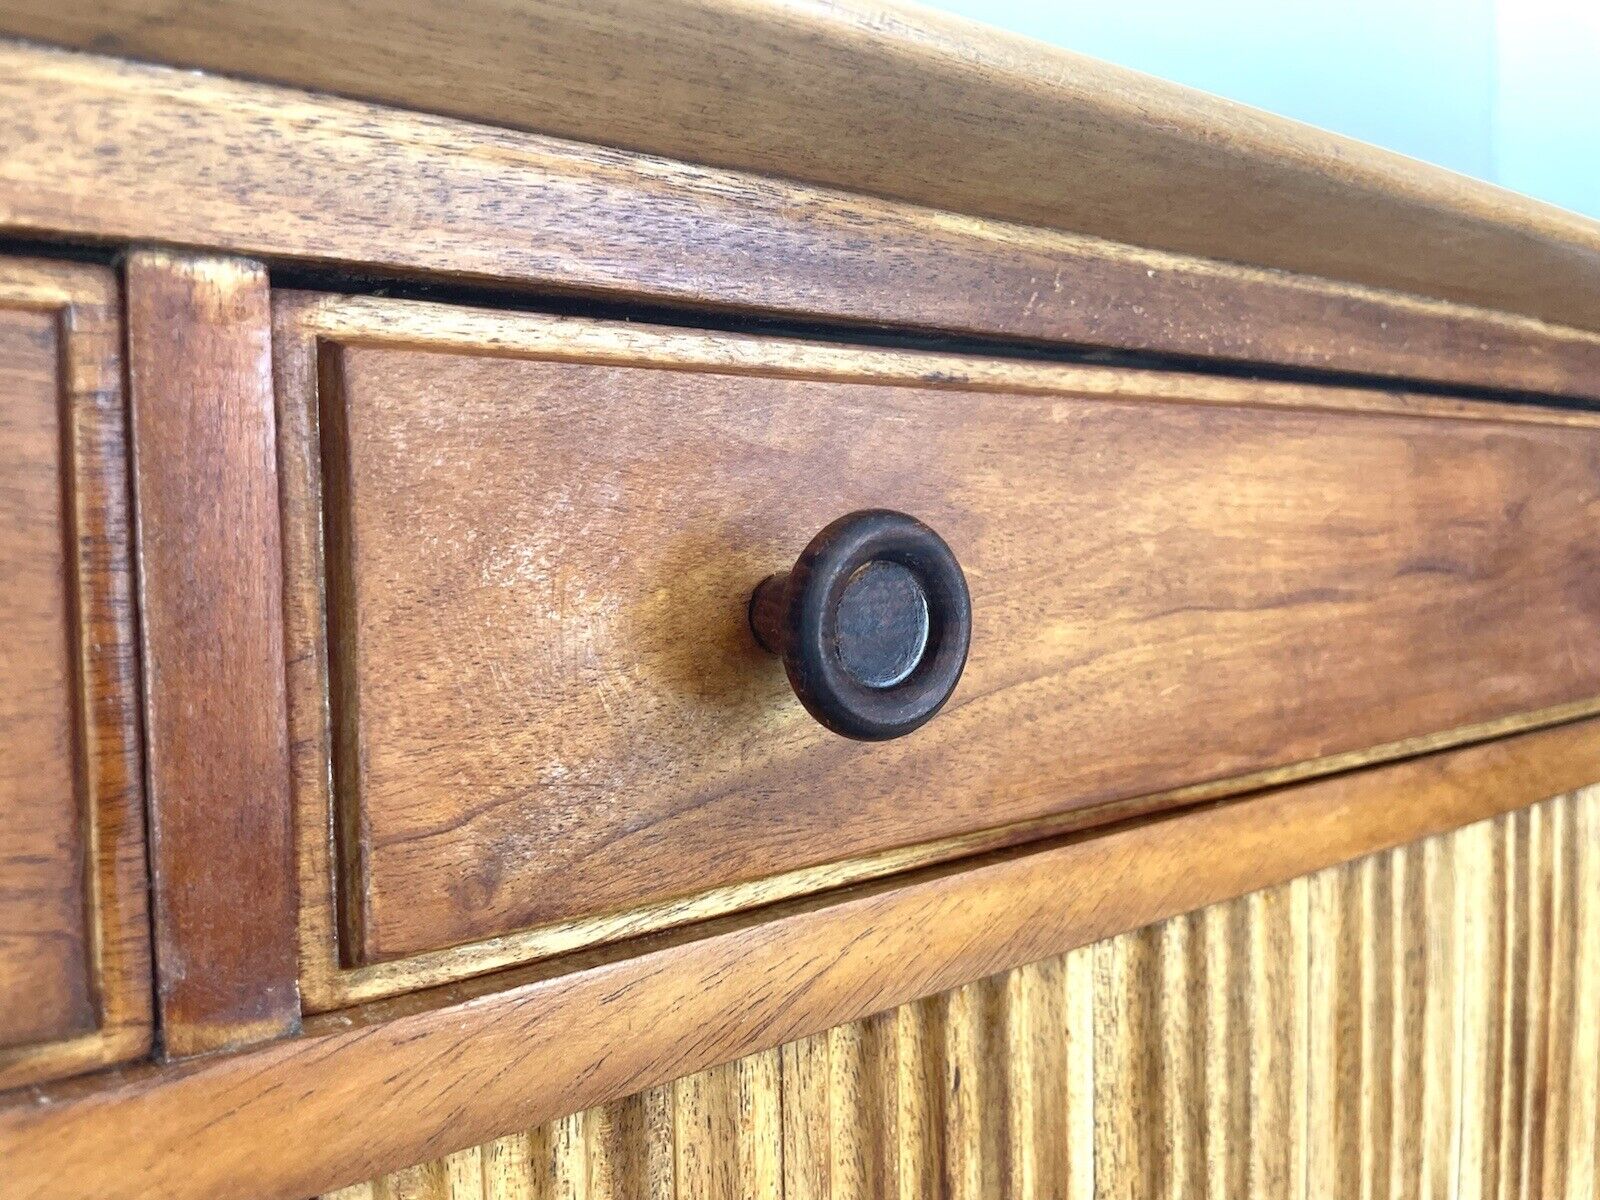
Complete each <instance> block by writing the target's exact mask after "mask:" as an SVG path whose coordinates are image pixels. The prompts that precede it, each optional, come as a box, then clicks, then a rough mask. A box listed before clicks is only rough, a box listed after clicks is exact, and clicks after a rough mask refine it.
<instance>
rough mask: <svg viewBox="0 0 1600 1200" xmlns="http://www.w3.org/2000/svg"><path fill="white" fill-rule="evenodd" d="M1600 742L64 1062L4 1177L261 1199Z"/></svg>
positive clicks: (1367, 781)
mask: <svg viewBox="0 0 1600 1200" xmlns="http://www.w3.org/2000/svg"><path fill="white" fill-rule="evenodd" d="M1597 746H1600V723H1597V722H1595V721H1592V720H1591V721H1586V722H1581V723H1576V724H1572V725H1569V726H1564V727H1562V728H1559V729H1552V730H1546V731H1541V732H1538V733H1530V734H1525V735H1522V736H1519V737H1514V738H1508V739H1502V740H1500V741H1498V742H1494V743H1489V744H1486V745H1482V746H1476V747H1470V748H1466V749H1461V750H1456V751H1453V752H1450V753H1447V754H1441V755H1436V756H1432V757H1427V758H1419V759H1413V760H1409V761H1406V762H1401V763H1395V764H1391V765H1389V766H1386V767H1381V768H1377V769H1374V770H1369V771H1362V772H1356V773H1352V774H1348V775H1342V776H1338V777H1336V778H1332V779H1325V780H1320V781H1317V782H1313V783H1306V784H1301V785H1298V786H1296V787H1291V788H1286V789H1282V790H1280V791H1277V792H1273V793H1268V794H1265V795H1261V796H1257V797H1253V798H1244V799H1240V800H1237V801H1233V802H1231V803H1227V804H1221V805H1215V806H1211V807H1208V808H1204V809H1200V810H1197V811H1193V812H1189V813H1184V814H1180V815H1176V816H1168V817H1165V818H1162V819H1157V820H1153V821H1148V822H1141V823H1133V824H1130V825H1127V826H1125V827H1121V828H1117V829H1114V830H1109V831H1102V832H1100V833H1097V834H1094V835H1091V836H1085V837H1077V838H1069V839H1065V840H1064V841H1061V842H1058V843H1056V844H1053V845H1049V846H1045V847H1041V848H1038V849H1035V850H1032V851H1029V852H1013V853H1008V854H999V855H992V856H989V857H987V858H984V859H981V860H978V861H974V862H971V863H968V864H965V865H964V867H963V868H962V869H949V868H946V869H933V870H926V871H924V872H921V873H919V874H917V875H913V876H909V877H906V878H903V879H901V880H899V881H897V883H896V884H894V885H888V884H877V885H867V886H862V887H858V888H854V889H849V890H846V891H843V892H840V893H838V894H836V895H833V896H830V897H827V898H823V899H820V900H810V901H802V902H792V903H789V904H787V905H780V906H774V907H773V908H770V909H768V910H766V911H765V912H763V913H761V914H759V915H749V916H742V917H737V918H729V919H724V920H722V921H717V922H707V923H704V924H701V925H699V926H697V927H695V928H694V929H692V930H686V931H683V932H682V933H680V934H677V935H672V936H665V935H657V936H655V937H653V938H649V939H644V940H642V941H640V942H638V943H636V944H633V945H627V946H620V947H616V948H614V949H613V950H610V951H606V952H591V953H588V954H585V955H580V956H572V957H570V958H569V959H567V960H565V961H563V962H560V963H553V964H546V965H544V966H541V967H538V968H530V969H527V970H524V971H522V972H519V973H512V974H506V975H503V976H500V977H498V978H496V979H495V980H494V981H493V982H492V983H488V984H486V985H484V986H481V987H477V988H474V987H467V986H459V985H458V986H457V987H454V988H449V989H442V990H441V991H440V992H438V993H437V994H426V995H421V996H415V997H409V998H405V999H402V1000H395V1001H388V1002H384V1003H380V1004H377V1005H373V1006H371V1007H369V1008H367V1009H364V1010H360V1011H353V1012H346V1013H333V1014H328V1015H326V1016H323V1017H319V1018H316V1019H314V1020H311V1021H308V1022H307V1028H306V1030H305V1031H304V1033H303V1035H302V1036H301V1037H299V1038H293V1039H289V1040H285V1041H280V1042H274V1043H269V1044H267V1045H264V1046H260V1047H257V1048H254V1049H252V1050H249V1051H247V1052H245V1053H241V1054H234V1055H215V1056H209V1057H206V1058H200V1059H194V1060H191V1061H190V1062H187V1063H182V1064H178V1065H176V1066H174V1067H167V1068H158V1067H148V1068H140V1069H136V1070H130V1071H126V1072H124V1073H122V1074H121V1075H119V1076H116V1077H112V1078H108V1079H104V1080H99V1081H82V1082H78V1083H68V1084H63V1085H59V1086H57V1087H55V1088H54V1089H52V1090H50V1091H48V1092H46V1093H44V1098H45V1099H47V1100H48V1101H49V1102H48V1103H36V1102H34V1101H33V1100H31V1099H28V1100H19V1101H17V1102H14V1103H12V1104H10V1105H8V1106H3V1107H0V1160H3V1161H4V1162H5V1163H6V1169H7V1185H8V1187H9V1189H10V1193H9V1194H10V1197H15V1198H16V1200H33V1198H36V1197H46V1196H51V1197H53V1196H59V1195H93V1196H96V1197H99V1198H100V1200H120V1198H122V1197H145V1196H150V1195H160V1196H163V1197H167V1198H168V1200H189V1198H195V1200H199V1198H201V1197H205V1198H208V1200H209V1198H211V1197H215V1196H217V1195H227V1194H230V1193H233V1192H236V1191H237V1190H238V1189H239V1187H240V1184H241V1181H245V1180H248V1183H249V1186H250V1189H251V1194H252V1195H253V1196H255V1197H257V1198H258V1200H280V1198H281V1200H290V1198H298V1197H302V1196H305V1195H309V1194H312V1193H314V1192H318V1191H324V1190H327V1189H329V1188H333V1187H339V1186H343V1185H345V1184H347V1183H350V1182H352V1181H355V1180H360V1179H367V1178H372V1177H374V1176H376V1175H378V1174H381V1173H383V1172H386V1171H392V1170H395V1169H398V1168H400V1167H402V1166H404V1165H405V1164H407V1163H416V1162H423V1161H427V1160H429V1159H431V1158H435V1157H437V1156H439V1155H441V1154H446V1153H450V1152H453V1151H454V1150H456V1149H458V1148H459V1147H461V1146H464V1145H474V1144H479V1143H483V1142H487V1141H489V1140H491V1139H493V1138H497V1137H500V1136H503V1135H505V1134H508V1133H512V1132H514V1131H516V1130H518V1129H526V1128H530V1127H532V1126H534V1125H538V1124H541V1123H542V1122H545V1121H548V1120H551V1119H554V1118H556V1117H558V1116H560V1115H561V1114H562V1113H568V1112H576V1111H578V1110H580V1109H584V1108H588V1107H590V1106H592V1105H594V1104H598V1103H609V1102H610V1101H612V1100H615V1099H617V1098H618V1097H622V1096H627V1095H631V1094H633V1093H634V1092H637V1091H639V1090H641V1089H645V1088H651V1087H656V1086H658V1085H660V1084H662V1083H666V1082H669V1081H671V1080H673V1079H676V1078H678V1077H680V1076H683V1075H686V1074H692V1073H694V1072H697V1071H701V1070H704V1069H705V1068H706V1067H708V1066H711V1065H713V1064H716V1063H719V1062H727V1061H731V1060H732V1059H735V1058H739V1057H742V1056H744V1055H746V1054H750V1053H753V1052H756V1051H759V1050H765V1049H770V1048H772V1047H773V1046H776V1045H779V1044H782V1043H784V1042H787V1041H792V1040H794V1039H796V1038H801V1037H809V1036H810V1035H812V1034H815V1033H818V1032H821V1031H822V1030H825V1029H829V1028H832V1027H833V1026H835V1025H839V1024H842V1023H845V1022H849V1021H854V1020H858V1019H859V1018H861V1017H863V1016H866V1015H868V1014H871V1013H875V1012H882V1011H886V1010H888V1009H890V1008H894V1007H895V1006H897V1005H901V1004H905V1003H907V1002H909V1001H911V1000H913V999H917V998H919V997H922V996H928V995H933V994H935V993H938V992H941V991H946V990H948V989H950V988H952V987H956V986H959V985H961V984H963V983H967V982H970V981H971V980H974V979H977V978H981V977H984V976H987V975H991V974H993V973H995V972H997V971H1002V970H1008V969H1010V968H1011V967H1014V966H1016V965H1018V964H1021V963H1026V962H1033V961H1037V960H1039V959H1042V958H1048V957H1050V956H1052V955H1057V954H1061V953H1064V952H1065V951H1067V950H1069V949H1072V948H1074V947H1077V946H1082V945H1087V944H1088V943H1090V942H1094V941H1098V940H1100V939H1101V938H1105V937H1109V936H1112V935H1113V934H1117V933H1122V932H1125V931H1127V930H1129V929H1133V928H1137V927H1139V926H1141V925H1145V924H1148V923H1150V922H1152V921H1158V920H1162V919H1164V918H1166V917H1170V916H1173V915H1176V914H1178V913H1182V912H1188V911H1190V910H1192V909H1195V908H1198V907H1202V906H1204V905H1207V904H1212V903H1215V902H1217V901H1219V900H1223V899H1228V898H1232V897H1235V896H1239V895H1243V894H1245V893H1247V892H1251V891H1256V890H1259V889H1261V888H1264V887H1270V886H1274V885H1276V884H1279V883H1282V882H1285V881H1286V880H1289V879H1292V878H1294V877H1296V876H1299V875H1302V874H1305V873H1307V872H1310V871H1313V870H1317V869H1320V868H1322V867H1324V866H1328V865H1331V864H1334V863H1338V862H1343V861H1347V860H1349V859H1352V858H1355V857H1359V856H1361V855H1364V854H1368V853H1371V852H1373V851H1375V850H1379V849H1385V848H1389V847H1392V846H1396V845H1400V844H1403V843H1406V842H1410V841H1414V840H1416V839H1417V838H1420V837H1425V836H1429V835H1431V834H1434V833H1439V832H1443V831H1446V830H1450V829H1455V828H1458V827H1460V826H1461V825H1463V824H1468V823H1471V822H1473V821H1477V820H1480V819H1484V818H1487V817H1490V816H1493V815H1496V814H1499V813H1504V812H1509V811H1512V810H1515V809H1518V808H1521V807H1524V806H1526V805H1527V804H1529V803H1531V802H1533V801H1534V800H1535V799H1538V798H1542V797H1546V796H1555V795H1562V794H1564V793H1566V792H1569V791H1572V790H1574V789H1576V788H1577V787H1580V786H1585V785H1587V783H1588V782H1590V781H1592V780H1593V779H1594V778H1595V777H1596V773H1597V771H1600V761H1597ZM885 963H892V964H894V969H893V970H889V971H886V970H885V969H884V964H885ZM974 1053H975V1054H981V1053H982V1051H981V1049H975V1050H974ZM352 1113H359V1115H360V1119H359V1120H352V1119H351V1114H352ZM84 1146H94V1147H95V1148H96V1149H95V1153H94V1154H84V1153H82V1152H81V1148H82V1147H84Z"/></svg>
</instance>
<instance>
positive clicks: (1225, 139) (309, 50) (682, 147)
mask: <svg viewBox="0 0 1600 1200" xmlns="http://www.w3.org/2000/svg"><path fill="white" fill-rule="evenodd" d="M0 30H4V31H6V32H9V33H12V34H15V35H21V36H24V37H30V38H38V39H43V40H46V41H54V42H59V43H63V44H66V45H72V46H77V47H79V48H82V49H90V50H96V51H99V52H101V53H107V54H117V55H123V56H127V57H132V58H144V59H150V60H154V61H161V62H169V63H173V64H176V65H180V66H186V67H204V68H208V69H210V70H215V71H221V72H225V73H232V74H237V75H244V76H248V77H254V78H266V79H272V80H276V81H278V82H280V83H287V84H293V85H297V86H300V87H305V88H309V89H312V90H315V91H325V92H336V93H341V94H344V95H348V96H355V97H360V98H365V99H371V100H378V101H382V102H385V103H389V104H394V105H398V106H401V107H405V108H413V109H421V110H424V111H429V112H437V113H446V114H449V115H453V116H457V117H462V118H467V119H470V120H475V121H478V122H482V123H484V124H488V125H497V126H508V127H513V128H521V129H528V130H535V131H539V132H544V133H551V134H557V135H559V136H563V137H570V138H574V139H577V140H579V141H585V142H597V143H601V144H604V145H609V146H621V147H626V148H629V149H634V150H643V151H647V152H650V153H655V154H664V155H667V156H669V157H672V158H678V159H684V160H688V161H693V162H700V163H709V164H713V165H718V166H723V167H732V168H737V169H742V170H749V171H754V172H758V173H761V174H767V175H778V176H787V177H790V178H798V179H803V180H807V181H810V182H813V183H819V184H823V185H827V186H831V187H838V188H843V189H845V190H848V191H854V192H865V193H870V194H874V195H880V196H888V197H895V198H898V199H901V200H905V201H910V202H912V203H915V204H919V205H926V206H929V207H932V208H937V209H948V210H953V211H956V212H962V213H970V214H976V215H981V216H986V217H994V218H1000V219H1003V220H1011V221H1017V222H1021V223H1025V224H1029V225H1042V226H1048V227H1053V228H1056V229H1064V230H1072V231H1075V232H1078V233H1087V234H1094V235H1098V236H1101V237H1105V238H1110V239H1112V240H1115V241H1122V242H1130V243H1133V244H1137V245H1143V246H1150V247H1156V248H1161V249H1166V250H1174V251H1179V252H1183V253H1186V254H1194V255H1199V256H1201V257H1206V258H1215V259H1223V260H1227V261H1230V262H1236V263H1247V264H1253V265H1255V266H1260V267H1272V268H1283V269H1288V270H1291V271H1300V272H1307V273H1310V274H1313V275H1322V276H1326V277H1329V278H1332V279H1341V280H1347V281H1351V282H1354V283H1361V284H1370V285H1376V286H1380V287H1388V288H1397V289H1399V290H1402V291H1408V292H1418V293H1422V294H1426V295H1435V296H1442V297H1448V298H1450V299H1455V300H1460V301H1465V302H1468V303H1473V304H1483V305H1487V306H1490V307H1498V308H1508V309H1513V310H1516V311H1521V312H1526V313H1530V314H1533V315H1537V316H1543V317H1546V318H1550V319H1553V320H1558V321H1563V322H1567V323H1570V324H1575V325H1581V326H1585V327H1587V328H1591V329H1594V328H1600V283H1597V280H1600V269H1597V268H1600V226H1597V225H1596V224H1595V222H1593V221H1590V220H1587V219H1585V218H1583V217H1580V216H1578V215H1576V214H1573V213H1568V212H1562V211H1560V210H1558V209H1555V208H1553V207H1551V206H1549V205H1544V204H1540V203H1538V202H1536V201H1533V200H1530V199H1527V198H1526V197H1522V196H1518V195H1514V194H1512V193H1509V192H1506V191H1504V190H1501V189H1499V188H1495V187H1492V186H1490V185H1488V184H1484V183H1481V182H1478V181H1475V180H1468V179H1466V178H1464V177H1462V176H1460V175H1456V174H1453V173H1451V172H1449V171H1445V170H1442V169H1440V168H1437V167H1432V166H1429V165H1426V164H1424V163H1420V162H1417V161H1416V160H1414V159H1409V158H1405V157H1403V156H1401V155H1398V154H1394V153H1391V152H1388V151H1384V150H1380V149H1377V148H1375V147H1373V146H1370V145H1365V144H1363V143H1360V142H1357V141H1354V140H1352V139H1349V138H1343V137H1338V136H1335V135H1333V134H1329V133H1326V132H1324V131H1322V130H1317V129H1312V128H1309V127H1307V126H1304V125H1300V124H1297V123H1295V122H1292V121H1288V120H1284V119H1282V118H1279V117H1275V116H1271V115H1269V114H1267V113H1263V112H1260V111H1257V110H1254V109H1250V108H1247V107H1245V106H1243V105H1239V104H1234V103H1230V102H1229V101H1226V100H1222V99H1219V98H1218V97H1215V96H1209V95H1202V94H1200V93H1198V92H1194V91H1190V90H1188V89H1185V88H1181V87H1178V86H1176V85H1173V84H1169V83H1164V82H1162V81H1159V80H1155V79H1151V78H1149V77H1147V76H1144V75H1140V74H1137V73H1135V72H1132V71H1128V70H1125V69H1123V68H1120V67H1115V66H1111V65H1109V64H1106V63H1100V62H1096V61H1093V60H1091V59H1088V58H1085V57H1083V56H1081V55H1076V54H1072V53H1070V52H1068V51H1065V50H1061V49H1057V48H1055V47H1051V46H1046V45H1042V44H1040V43H1038V42H1033V41H1029V40H1026V39H1023V38H1019V37H1015V36H1013V35H1010V34H1006V33H1002V32H1001V31H999V30H996V29H990V28H986V27H984V26H981V25H977V24H974V23H971V22H968V21H964V20H961V19H960V18H957V17H954V16H950V15H945V14H940V13H937V12H934V11H932V10H930V9H927V8H922V7H914V6H912V5H908V4H900V3H892V2H891V3H884V2H882V0H830V2H829V3H826V4H746V3H739V2H736V0H667V2H665V3H663V0H617V2H613V3H609V4H606V5H603V6H596V5H594V4H590V3H583V2H581V0H462V2H461V3H459V4H456V5H453V6H452V7H451V9H450V11H449V15H448V17H445V16H443V15H442V14H441V13H440V12H439V11H438V9H437V8H436V7H435V6H433V5H431V4H428V3H425V2H424V0H337V2H335V3H327V2H319V3H310V2H308V0H296V2H289V3H278V4H273V5H261V4H256V3H251V2H250V0H188V2H186V3H178V4H173V3H171V2H170V0H160V2H158V0H62V2H60V3H54V4H50V5H38V4H32V3H29V2H28V0H5V3H0ZM952 164H959V169H952ZM301 182H304V181H301ZM1330 231H1334V232H1333V233H1330ZM1024 294H1025V293H1024Z"/></svg>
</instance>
